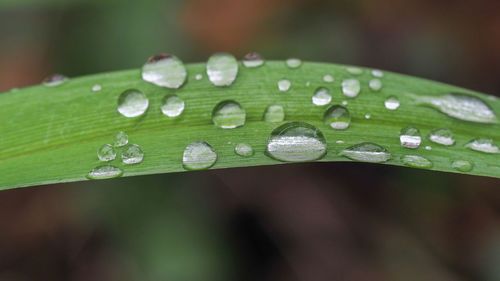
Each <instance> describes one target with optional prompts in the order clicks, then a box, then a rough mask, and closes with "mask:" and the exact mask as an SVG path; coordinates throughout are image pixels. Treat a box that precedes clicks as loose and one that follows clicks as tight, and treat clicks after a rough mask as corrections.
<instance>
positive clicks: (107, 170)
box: [87, 165, 123, 180]
mask: <svg viewBox="0 0 500 281" xmlns="http://www.w3.org/2000/svg"><path fill="white" fill-rule="evenodd" d="M122 175H123V171H122V170H121V169H120V168H118V167H115V166H112V165H103V166H98V167H95V168H94V169H92V171H90V172H89V173H88V175H87V178H89V179H91V180H101V179H110V178H117V177H120V176H122Z"/></svg>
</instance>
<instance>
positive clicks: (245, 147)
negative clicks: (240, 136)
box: [234, 142, 254, 157]
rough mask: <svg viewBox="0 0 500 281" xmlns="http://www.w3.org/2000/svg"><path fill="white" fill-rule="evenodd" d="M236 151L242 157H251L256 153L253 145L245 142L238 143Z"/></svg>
mask: <svg viewBox="0 0 500 281" xmlns="http://www.w3.org/2000/svg"><path fill="white" fill-rule="evenodd" d="M234 152H235V153H236V154H238V155H239V156H242V157H250V156H252V155H253V153H254V152H253V148H252V146H250V145H249V144H247V143H243V142H242V143H238V144H237V145H236V147H235V148H234Z"/></svg>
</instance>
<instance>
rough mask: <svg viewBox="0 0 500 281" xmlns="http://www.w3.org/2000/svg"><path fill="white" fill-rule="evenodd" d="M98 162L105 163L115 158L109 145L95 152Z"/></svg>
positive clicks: (113, 151)
mask: <svg viewBox="0 0 500 281" xmlns="http://www.w3.org/2000/svg"><path fill="white" fill-rule="evenodd" d="M97 157H98V158H99V160H101V161H104V162H107V161H112V160H114V159H115V158H116V150H115V148H114V147H113V146H112V145H111V144H104V145H102V146H101V147H99V149H98V150H97Z"/></svg>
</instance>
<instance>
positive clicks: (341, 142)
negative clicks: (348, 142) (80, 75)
mask: <svg viewBox="0 0 500 281" xmlns="http://www.w3.org/2000/svg"><path fill="white" fill-rule="evenodd" d="M335 143H338V144H343V143H344V141H343V140H338V141H336V142H335Z"/></svg>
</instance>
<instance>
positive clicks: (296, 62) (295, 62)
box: [286, 58, 302, 68]
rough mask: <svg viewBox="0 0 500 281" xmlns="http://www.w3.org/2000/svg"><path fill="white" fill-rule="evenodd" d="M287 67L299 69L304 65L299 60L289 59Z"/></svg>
mask: <svg viewBox="0 0 500 281" xmlns="http://www.w3.org/2000/svg"><path fill="white" fill-rule="evenodd" d="M286 65H287V66H288V67H290V68H299V67H300V66H301V65H302V61H301V60H300V59H298V58H289V59H287V60H286Z"/></svg>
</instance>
